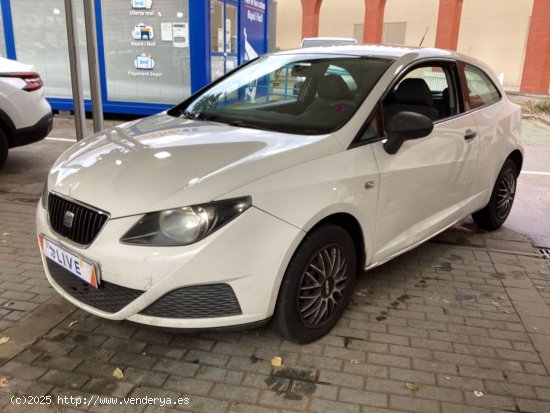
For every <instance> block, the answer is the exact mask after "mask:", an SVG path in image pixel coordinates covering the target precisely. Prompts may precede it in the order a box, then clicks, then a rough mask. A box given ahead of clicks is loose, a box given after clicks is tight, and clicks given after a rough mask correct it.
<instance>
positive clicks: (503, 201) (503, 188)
mask: <svg viewBox="0 0 550 413" xmlns="http://www.w3.org/2000/svg"><path fill="white" fill-rule="evenodd" d="M515 195H516V179H515V175H514V172H513V171H511V170H508V171H507V172H506V174H505V175H504V176H503V177H502V180H501V181H500V185H499V187H498V191H497V200H496V201H497V202H496V211H495V212H496V215H497V218H498V219H503V218H506V216H508V214H509V212H510V210H511V209H512V203H513V202H514V196H515Z"/></svg>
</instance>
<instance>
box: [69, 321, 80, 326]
mask: <svg viewBox="0 0 550 413" xmlns="http://www.w3.org/2000/svg"><path fill="white" fill-rule="evenodd" d="M77 323H80V321H78V320H74V321H71V322H70V323H69V327H72V326H74V325H75V324H77Z"/></svg>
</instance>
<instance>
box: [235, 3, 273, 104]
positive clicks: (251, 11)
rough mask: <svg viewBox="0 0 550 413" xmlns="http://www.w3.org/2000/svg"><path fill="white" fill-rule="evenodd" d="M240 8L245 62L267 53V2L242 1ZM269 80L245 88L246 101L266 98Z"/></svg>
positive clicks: (242, 58) (242, 50)
mask: <svg viewBox="0 0 550 413" xmlns="http://www.w3.org/2000/svg"><path fill="white" fill-rule="evenodd" d="M242 4H243V7H242V8H241V22H242V23H241V48H240V50H241V61H242V62H243V63H244V62H247V61H249V60H252V59H255V58H256V57H258V56H259V55H262V54H264V53H267V42H266V37H265V30H266V24H267V15H266V7H267V6H266V4H267V0H243V1H242ZM269 81H270V79H269V78H268V77H265V78H264V79H260V80H258V81H257V82H255V83H254V84H250V85H248V87H247V88H246V99H247V100H250V101H257V100H258V99H260V98H262V97H266V96H267V92H268V86H269Z"/></svg>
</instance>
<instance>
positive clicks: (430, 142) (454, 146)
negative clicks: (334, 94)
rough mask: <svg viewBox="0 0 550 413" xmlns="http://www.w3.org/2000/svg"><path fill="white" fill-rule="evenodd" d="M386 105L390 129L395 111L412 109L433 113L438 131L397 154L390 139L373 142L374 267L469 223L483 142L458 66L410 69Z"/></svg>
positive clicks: (384, 112) (431, 65)
mask: <svg viewBox="0 0 550 413" xmlns="http://www.w3.org/2000/svg"><path fill="white" fill-rule="evenodd" d="M406 79H413V80H406ZM424 83H425V85H426V86H427V89H429V94H431V97H430V96H427V93H428V92H426V90H427V89H426V87H425V86H423V84H424ZM403 84H408V85H409V87H408V88H405V87H404V86H402V85H403ZM411 86H412V87H411ZM403 88H404V89H405V90H402V89H403ZM436 100H437V101H438V102H437V107H438V109H436V108H435V106H434V101H436ZM381 107H382V109H383V110H381V111H380V116H381V117H383V118H384V122H383V123H384V124H387V122H388V121H389V118H390V117H391V115H392V114H393V115H395V113H398V112H399V111H403V110H407V111H413V112H417V113H422V114H425V115H427V116H430V117H431V118H432V119H433V121H434V129H433V131H432V132H431V133H430V134H429V135H428V136H426V137H424V138H420V139H416V140H409V141H406V142H404V143H403V145H402V147H401V148H400V149H399V150H398V152H397V153H395V154H393V155H392V154H389V153H388V152H387V151H386V150H385V149H384V145H383V143H384V141H380V142H376V143H374V144H373V151H374V155H375V158H376V161H377V164H378V168H379V171H380V187H379V200H378V213H377V214H378V215H377V224H376V235H375V248H374V257H373V262H372V264H373V265H375V264H377V263H381V262H384V261H387V260H388V259H390V258H392V257H393V256H395V255H397V254H399V253H401V252H403V251H404V250H406V249H408V248H411V247H414V246H415V245H417V244H418V243H420V242H422V241H424V240H426V239H427V238H429V237H431V236H433V235H435V234H437V233H438V232H440V231H442V230H444V229H445V228H447V227H448V226H450V225H452V224H453V223H455V222H456V221H457V220H459V219H460V218H462V216H463V215H462V214H463V210H464V205H465V203H466V202H467V199H468V198H469V197H470V194H471V190H472V183H473V181H474V179H475V172H476V163H477V145H478V140H477V139H476V136H477V130H476V123H475V121H474V119H473V117H472V115H471V114H468V113H465V112H464V107H463V103H462V97H461V91H460V87H459V76H458V71H457V67H456V64H455V63H454V62H449V61H441V62H440V61H433V62H429V63H422V64H421V65H417V66H415V67H412V68H410V69H409V70H408V71H407V72H405V73H404V75H402V77H401V78H400V79H399V80H398V82H397V83H396V85H395V86H394V87H392V89H391V91H390V92H389V93H388V94H387V96H386V97H385V98H384V100H383V101H382V102H381Z"/></svg>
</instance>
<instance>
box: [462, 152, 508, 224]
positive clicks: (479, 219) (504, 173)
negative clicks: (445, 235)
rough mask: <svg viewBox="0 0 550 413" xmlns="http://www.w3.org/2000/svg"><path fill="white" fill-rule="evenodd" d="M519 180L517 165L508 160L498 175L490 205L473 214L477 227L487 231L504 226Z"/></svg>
mask: <svg viewBox="0 0 550 413" xmlns="http://www.w3.org/2000/svg"><path fill="white" fill-rule="evenodd" d="M517 178H518V171H517V168H516V165H515V163H514V162H513V161H512V160H511V159H507V160H506V162H504V165H503V166H502V169H501V170H500V172H499V174H498V177H497V180H496V182H495V186H494V188H493V192H492V193H491V199H490V200H489V203H488V204H487V206H486V207H485V208H483V209H481V210H479V211H477V212H474V213H473V214H472V218H473V219H474V222H475V223H476V224H477V225H479V226H480V227H481V228H484V229H487V230H495V229H497V228H500V226H501V225H502V224H504V221H506V218H508V215H509V214H510V211H511V210H512V205H513V203H514V198H515V196H516V186H517Z"/></svg>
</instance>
